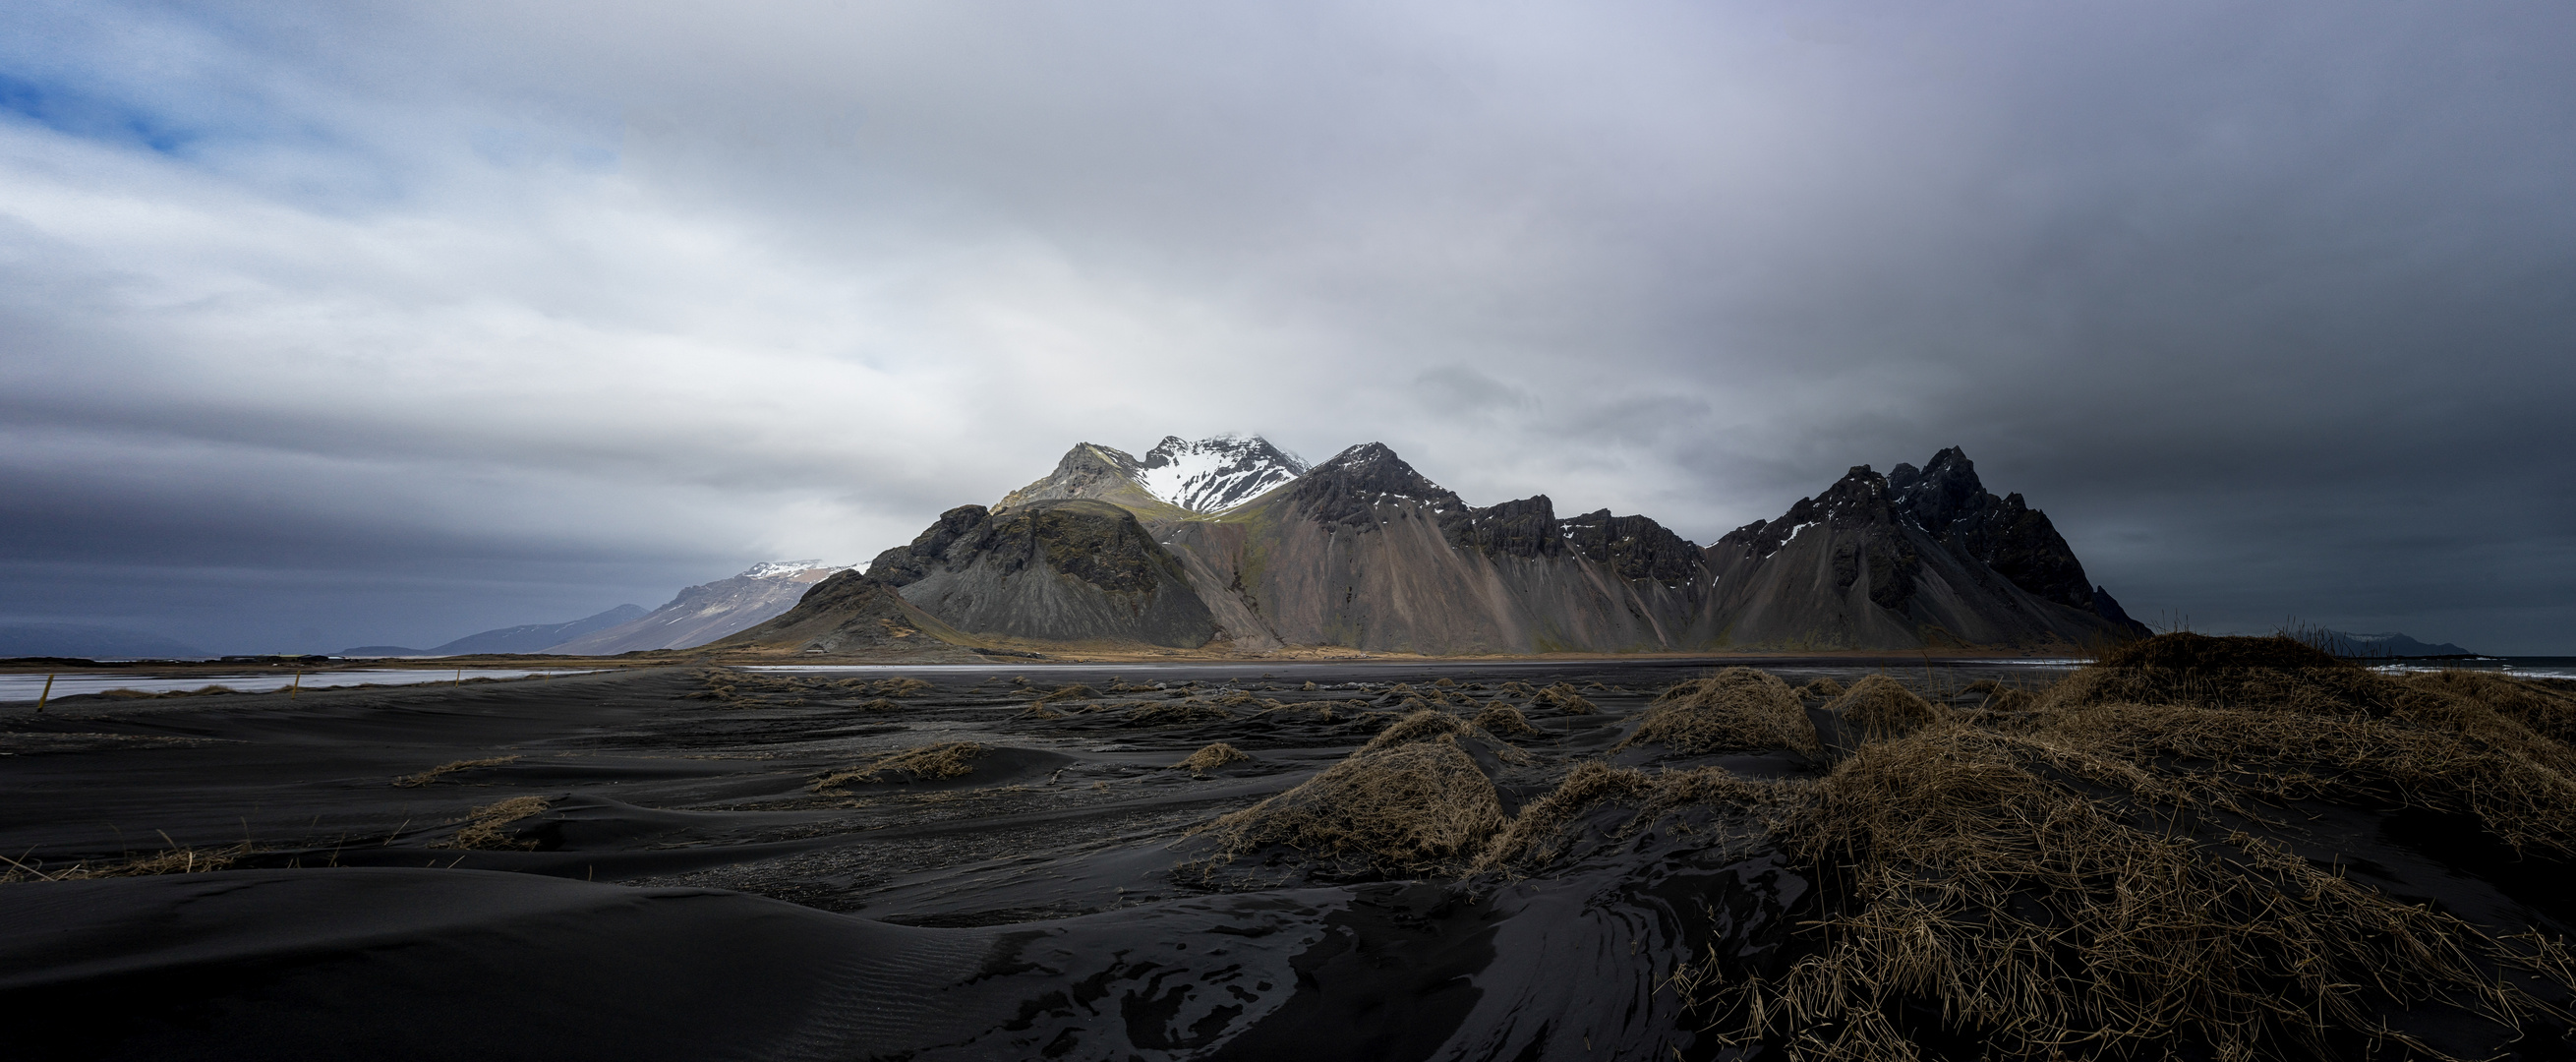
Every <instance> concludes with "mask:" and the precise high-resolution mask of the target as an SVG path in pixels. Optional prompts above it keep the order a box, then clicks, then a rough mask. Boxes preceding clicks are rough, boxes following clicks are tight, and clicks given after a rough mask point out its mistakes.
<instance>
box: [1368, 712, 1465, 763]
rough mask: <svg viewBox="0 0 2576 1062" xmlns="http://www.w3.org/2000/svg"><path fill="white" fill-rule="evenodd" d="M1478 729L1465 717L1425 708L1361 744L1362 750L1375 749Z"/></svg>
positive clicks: (1371, 750) (1397, 721) (1394, 723)
mask: <svg viewBox="0 0 2576 1062" xmlns="http://www.w3.org/2000/svg"><path fill="white" fill-rule="evenodd" d="M1474 732H1475V731H1474V725H1473V724H1471V723H1469V722H1467V721H1466V720H1464V719H1460V718H1458V717H1457V716H1454V715H1451V714H1449V713H1447V712H1444V711H1440V710H1439V709H1436V708H1424V709H1421V710H1418V711H1415V712H1412V713H1410V714H1408V715H1406V716H1404V717H1403V718H1401V719H1398V720H1396V721H1395V722H1392V723H1389V724H1387V726H1386V729H1384V730H1380V731H1378V732H1377V734H1376V735H1375V736H1373V737H1371V738H1369V739H1368V744H1365V745H1362V746H1360V751H1361V752H1374V751H1376V750H1378V749H1389V748H1394V747H1395V746H1398V745H1409V744H1412V743H1413V742H1416V741H1433V740H1437V739H1440V738H1445V737H1452V736H1457V735H1464V734H1471V733H1474Z"/></svg>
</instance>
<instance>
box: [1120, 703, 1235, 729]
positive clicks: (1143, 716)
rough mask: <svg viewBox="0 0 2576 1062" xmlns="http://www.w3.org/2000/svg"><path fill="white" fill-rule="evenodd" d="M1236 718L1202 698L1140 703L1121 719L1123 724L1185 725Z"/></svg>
mask: <svg viewBox="0 0 2576 1062" xmlns="http://www.w3.org/2000/svg"><path fill="white" fill-rule="evenodd" d="M1232 718H1234V713H1232V712H1228V711H1226V710H1225V709H1223V708H1219V707H1217V706H1215V705H1213V704H1209V703H1208V702H1206V701H1201V700H1184V701H1172V702H1169V703H1166V704H1140V705H1137V706H1136V707H1134V708H1131V709H1128V711H1127V714H1126V715H1125V716H1123V717H1121V718H1120V719H1119V725H1121V726H1184V725H1187V724H1191V723H1216V722H1222V721H1224V720H1227V719H1232Z"/></svg>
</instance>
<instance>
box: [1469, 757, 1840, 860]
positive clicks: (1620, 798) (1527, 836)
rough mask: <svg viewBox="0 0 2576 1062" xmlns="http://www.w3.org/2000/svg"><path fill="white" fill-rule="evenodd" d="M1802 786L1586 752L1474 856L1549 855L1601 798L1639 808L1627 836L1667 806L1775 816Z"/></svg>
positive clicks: (1555, 854)
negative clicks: (1647, 767)
mask: <svg viewBox="0 0 2576 1062" xmlns="http://www.w3.org/2000/svg"><path fill="white" fill-rule="evenodd" d="M1800 786H1801V783H1792V782H1761V781H1753V780H1751V779H1747V778H1742V777H1739V776H1737V775H1735V774H1732V773H1730V772H1728V771H1726V770H1725V769H1723V768H1718V767H1702V768H1697V769H1693V770H1687V771H1657V772H1654V773H1651V774H1650V773H1648V772H1645V771H1642V770H1638V769H1636V768H1634V767H1613V766H1611V765H1609V764H1607V763H1604V762H1602V761H1600V760H1585V761H1583V762H1581V763H1577V764H1575V765H1574V769H1573V770H1571V771H1568V772H1566V775H1565V780H1564V781H1562V782H1559V783H1557V787H1556V788H1555V789H1554V790H1553V791H1551V792H1549V793H1548V794H1547V795H1546V796H1543V797H1540V798H1538V799H1536V800H1533V801H1530V802H1529V803H1528V804H1526V805H1524V806H1522V808H1521V813H1520V814H1519V815H1516V816H1513V818H1512V821H1511V822H1510V823H1509V824H1507V825H1506V826H1504V828H1503V830H1502V832H1501V833H1499V834H1496V835H1495V837H1494V839H1493V842H1492V843H1491V844H1489V845H1487V846H1486V847H1485V849H1484V851H1483V852H1482V853H1480V854H1479V855H1478V856H1477V859H1476V869H1477V870H1478V871H1489V870H1504V871H1516V870H1525V869H1528V868H1532V867H1536V866H1541V865H1544V864H1546V863H1549V862H1551V861H1554V860H1556V859H1557V858H1559V857H1561V856H1563V855H1564V854H1565V853H1566V850H1567V848H1568V846H1569V845H1570V844H1572V842H1573V841H1574V840H1575V837H1574V835H1573V833H1572V832H1571V831H1570V830H1569V829H1568V827H1569V826H1571V825H1572V824H1573V823H1574V822H1575V821H1576V820H1577V819H1580V818H1583V817H1584V816H1586V815H1588V814H1590V813H1591V812H1593V811H1594V810H1596V809H1598V808H1602V807H1605V806H1624V807H1630V808H1635V809H1636V810H1637V813H1636V814H1635V815H1633V816H1631V817H1630V818H1629V820H1628V823H1627V825H1626V826H1625V827H1623V828H1622V830H1621V831H1620V835H1621V836H1626V835H1627V834H1629V833H1633V832H1635V831H1637V830H1641V829H1644V828H1646V827H1647V826H1648V825H1651V824H1652V823H1653V822H1654V821H1655V820H1656V819H1657V818H1659V817H1660V816H1662V815H1663V814H1664V813H1666V812H1670V811H1674V810H1677V809H1680V808H1685V807H1692V806H1717V807H1724V808H1733V809H1741V810H1747V811H1753V812H1756V813H1758V814H1761V815H1763V816H1764V817H1766V818H1778V817H1781V816H1783V815H1784V814H1785V813H1786V809H1788V808H1790V807H1792V806H1793V804H1794V801H1795V799H1796V796H1795V795H1796V793H1797V792H1798V791H1799V789H1800Z"/></svg>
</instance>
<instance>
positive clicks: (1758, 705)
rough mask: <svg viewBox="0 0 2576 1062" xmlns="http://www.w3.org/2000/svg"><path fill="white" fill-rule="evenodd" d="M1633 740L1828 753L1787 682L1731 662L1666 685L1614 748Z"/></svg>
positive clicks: (1704, 748)
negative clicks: (1715, 670)
mask: <svg viewBox="0 0 2576 1062" xmlns="http://www.w3.org/2000/svg"><path fill="white" fill-rule="evenodd" d="M1631 745H1662V746H1664V747H1666V748H1669V749H1672V750H1674V751H1676V752H1739V751H1750V750H1757V749H1789V750H1792V751H1796V752H1805V753H1810V754H1822V753H1823V752H1824V746H1823V745H1822V744H1821V743H1819V742H1818V741H1817V740H1816V728H1815V727H1814V726H1813V725H1812V724H1810V723H1808V722H1807V712H1806V709H1805V708H1803V707H1801V706H1800V705H1799V704H1798V697H1797V695H1796V694H1795V693H1792V692H1790V690H1789V685H1788V683H1785V682H1782V681H1780V680H1779V679H1778V678H1775V677H1773V676H1771V675H1770V674H1767V673H1765V672H1761V671H1755V670H1753V669H1752V668H1749V667H1730V668H1727V669H1726V670H1724V671H1720V672H1718V673H1717V674H1715V675H1711V676H1709V677H1707V678H1700V679H1692V680H1690V681H1688V682H1683V683H1679V684H1677V685H1675V686H1673V687H1672V688H1671V689H1667V690H1665V691H1664V692H1663V694H1662V695H1660V696H1658V697H1656V698H1655V701H1654V703H1653V704H1652V705H1649V706H1648V707H1647V708H1646V713H1645V718H1644V720H1643V721H1642V722H1640V723H1638V725H1637V729H1636V730H1634V731H1632V732H1630V733H1629V735H1628V737H1627V738H1626V739H1625V740H1623V741H1621V742H1619V744H1618V745H1616V746H1614V747H1613V750H1614V751H1615V750H1616V749H1624V748H1627V747H1629V746H1631Z"/></svg>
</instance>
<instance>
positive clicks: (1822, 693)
mask: <svg viewBox="0 0 2576 1062" xmlns="http://www.w3.org/2000/svg"><path fill="white" fill-rule="evenodd" d="M1843 688H1844V687H1843V684H1842V683H1839V682H1836V681H1834V680H1833V679H1830V678H1820V679H1816V680H1814V681H1812V682H1809V683H1807V684H1806V685H1804V686H1800V687H1798V696H1800V697H1822V698H1824V699H1826V700H1832V699H1834V698H1836V697H1840V696H1842V695H1843Z"/></svg>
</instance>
